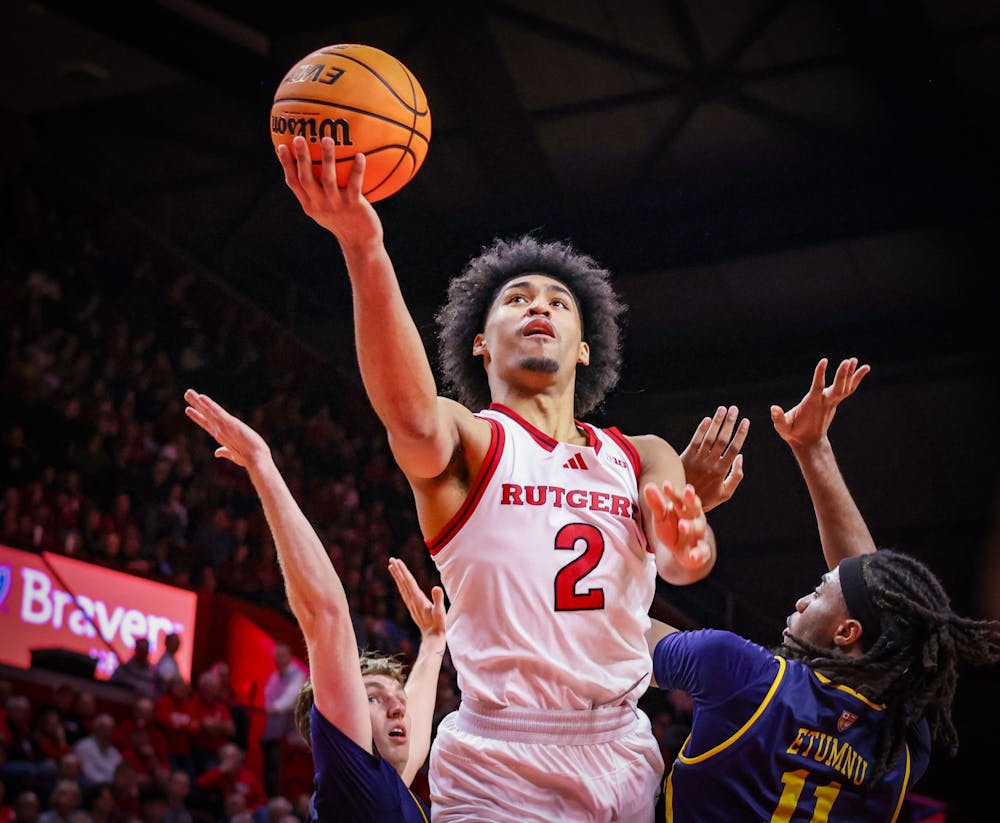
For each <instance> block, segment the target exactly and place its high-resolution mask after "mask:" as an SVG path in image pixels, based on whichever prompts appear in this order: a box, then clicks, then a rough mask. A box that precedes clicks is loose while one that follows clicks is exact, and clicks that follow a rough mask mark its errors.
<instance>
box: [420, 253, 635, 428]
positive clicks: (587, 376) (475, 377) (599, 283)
mask: <svg viewBox="0 0 1000 823" xmlns="http://www.w3.org/2000/svg"><path fill="white" fill-rule="evenodd" d="M519 274H545V275H548V276H549V277H552V278H555V279H556V280H558V281H560V282H561V283H563V284H564V285H565V286H566V287H567V288H568V289H569V290H570V292H572V294H573V297H574V299H575V300H576V302H577V306H578V307H579V309H580V316H581V318H582V324H583V334H584V338H583V339H584V340H585V341H586V342H587V343H588V345H589V346H590V365H589V366H587V367H586V368H583V369H578V370H577V374H576V390H575V394H574V413H575V414H577V415H579V416H581V417H582V416H583V415H585V414H587V413H589V412H591V411H593V410H594V409H595V408H597V407H598V406H600V404H601V403H602V402H603V401H604V398H605V397H606V396H607V394H608V392H609V391H611V389H613V388H614V387H615V385H616V384H617V383H618V376H619V372H620V371H621V364H622V353H621V326H620V323H621V317H622V315H623V313H624V312H625V305H624V304H623V303H622V302H621V301H620V300H619V299H618V296H617V295H616V294H615V292H614V289H612V288H611V283H610V277H611V274H610V272H608V270H607V269H604V268H601V266H600V265H598V264H597V263H596V262H595V261H594V260H593V259H592V258H590V257H588V256H587V255H585V254H582V253H580V252H579V251H577V250H576V249H575V248H573V246H572V245H570V244H569V243H568V242H562V241H553V242H541V241H539V240H536V239H535V238H534V237H532V236H530V235H524V236H522V237H518V238H513V239H499V238H498V239H495V240H494V241H493V243H492V244H491V245H489V246H485V247H484V248H483V250H482V252H481V253H480V254H479V256H478V257H475V258H473V259H472V260H470V261H469V262H468V263H467V264H466V267H465V269H464V271H463V272H462V274H460V275H459V276H458V277H456V278H454V279H453V280H452V281H451V283H450V284H449V286H448V300H447V302H446V303H445V304H444V305H443V306H442V307H441V309H440V311H439V312H438V313H437V317H436V318H435V319H436V320H437V324H438V363H439V366H440V369H441V376H442V378H443V380H444V390H445V391H446V392H447V393H449V394H452V395H453V396H454V397H456V398H457V399H458V400H459V402H461V403H464V404H465V405H466V406H468V407H469V408H471V409H472V410H473V411H477V410H479V409H482V408H486V407H487V406H488V405H489V404H490V387H489V383H488V382H487V378H486V370H485V369H484V368H483V364H482V362H481V360H480V358H478V357H476V356H474V355H473V354H472V341H473V338H474V337H475V336H476V335H477V334H479V333H480V332H482V331H483V327H484V326H485V325H486V315H487V313H488V312H489V309H490V306H492V305H493V301H494V300H495V299H496V296H497V293H498V292H499V290H500V287H501V286H503V284H504V283H506V282H507V281H508V280H510V279H511V278H513V277H516V276H517V275H519Z"/></svg>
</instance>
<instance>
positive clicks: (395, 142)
mask: <svg viewBox="0 0 1000 823" xmlns="http://www.w3.org/2000/svg"><path fill="white" fill-rule="evenodd" d="M298 135H302V136H303V137H305V138H306V140H307V141H308V142H309V153H310V155H311V157H312V162H313V172H314V173H315V174H316V176H317V177H319V174H320V170H321V168H322V161H323V155H322V150H321V147H320V140H321V139H322V138H323V137H327V136H329V137H332V138H333V139H334V141H335V142H336V144H337V182H338V183H339V184H340V185H341V186H344V185H346V184H347V178H348V176H349V175H350V171H351V166H352V164H353V162H354V155H355V153H358V152H360V153H361V154H364V155H365V158H366V159H367V161H368V164H367V167H366V168H365V179H364V183H363V184H362V190H363V192H364V195H365V197H367V198H368V200H370V201H371V202H375V201H376V200H381V199H382V198H384V197H388V196H389V195H390V194H393V193H394V192H397V191H399V190H400V189H401V188H402V187H403V186H405V185H406V184H407V183H408V182H409V181H410V180H412V179H413V175H415V174H416V173H417V170H418V169H419V168H420V166H421V165H422V164H423V162H424V157H426V156H427V147H428V145H429V144H430V139H431V113H430V109H429V108H428V107H427V97H426V95H424V90H423V89H422V88H420V84H419V83H418V82H417V78H416V77H414V76H413V74H412V73H411V72H410V70H409V69H408V68H406V66H404V65H403V64H402V63H400V62H399V61H398V60H397V59H396V58H395V57H393V56H392V55H391V54H386V53H385V52H384V51H380V50H379V49H376V48H372V47H371V46H359V45H353V44H343V45H336V46H327V47H326V48H323V49H319V50H318V51H314V52H313V53H312V54H309V55H307V56H306V57H303V58H302V59H301V60H300V61H299V62H298V63H296V64H295V65H294V66H292V68H291V70H290V71H289V72H288V74H287V75H285V79H284V80H282V81H281V84H280V85H279V86H278V90H277V91H276V92H275V94H274V104H273V105H272V106H271V142H272V143H274V145H275V147H277V146H279V145H280V144H282V143H284V144H286V145H287V146H289V147H291V145H292V138H294V137H296V136H298Z"/></svg>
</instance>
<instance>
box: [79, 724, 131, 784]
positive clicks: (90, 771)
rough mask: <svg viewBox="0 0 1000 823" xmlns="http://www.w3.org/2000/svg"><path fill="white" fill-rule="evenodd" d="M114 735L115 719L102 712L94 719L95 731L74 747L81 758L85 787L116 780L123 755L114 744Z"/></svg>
mask: <svg viewBox="0 0 1000 823" xmlns="http://www.w3.org/2000/svg"><path fill="white" fill-rule="evenodd" d="M114 733H115V720H114V718H113V717H112V716H111V715H110V714H107V713H105V712H102V713H101V714H99V715H97V717H95V718H94V731H93V732H92V733H91V734H89V735H88V736H87V737H85V738H83V739H82V740H80V741H79V742H78V743H77V744H76V746H74V747H73V748H74V751H76V754H77V756H78V757H79V758H80V767H81V769H82V770H83V777H82V782H83V784H84V785H87V784H94V783H110V782H111V781H112V780H113V779H114V776H115V770H116V769H117V768H118V766H119V765H120V764H121V762H122V754H121V752H120V751H118V749H117V748H116V747H115V745H114V743H113V742H112V738H113V737H114Z"/></svg>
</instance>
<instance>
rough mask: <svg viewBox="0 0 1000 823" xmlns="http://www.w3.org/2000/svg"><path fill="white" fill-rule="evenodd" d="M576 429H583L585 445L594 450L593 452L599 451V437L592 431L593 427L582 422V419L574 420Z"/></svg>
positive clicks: (597, 452)
mask: <svg viewBox="0 0 1000 823" xmlns="http://www.w3.org/2000/svg"><path fill="white" fill-rule="evenodd" d="M573 422H574V423H576V426H577V428H578V429H583V433H584V434H585V435H587V445H588V446H590V447H591V448H592V449H593V450H594V454H600V453H601V439H600V438H599V437H598V436H597V432H596V431H594V427H593V426H591V425H589V424H587V423H584V422H583V421H582V420H574V421H573Z"/></svg>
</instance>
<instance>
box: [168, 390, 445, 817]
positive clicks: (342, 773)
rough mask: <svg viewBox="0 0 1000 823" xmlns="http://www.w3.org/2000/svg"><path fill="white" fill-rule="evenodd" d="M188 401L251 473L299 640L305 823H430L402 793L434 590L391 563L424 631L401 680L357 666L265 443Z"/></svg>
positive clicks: (435, 665)
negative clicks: (308, 773)
mask: <svg viewBox="0 0 1000 823" xmlns="http://www.w3.org/2000/svg"><path fill="white" fill-rule="evenodd" d="M184 399H185V400H186V401H187V402H188V404H189V405H188V407H187V408H186V409H185V411H186V413H187V415H188V417H190V418H191V419H192V420H193V421H194V422H195V423H197V424H198V425H199V426H201V427H202V428H203V429H204V430H205V431H207V432H208V433H209V434H211V435H212V437H214V438H215V439H216V441H218V443H219V448H218V449H216V452H215V454H216V456H217V457H221V458H225V459H228V460H231V461H232V462H234V463H236V465H238V466H242V467H244V468H245V469H246V470H247V474H248V475H249V476H250V480H251V482H252V483H253V485H254V489H255V490H256V491H257V494H258V496H259V497H260V500H261V503H262V505H263V508H264V515H265V517H266V518H267V524H268V526H269V527H270V529H271V533H272V535H273V537H274V544H275V547H276V548H277V550H278V561H279V562H280V564H281V571H282V575H283V576H284V579H285V591H286V594H287V595H288V604H289V606H291V609H292V612H293V614H294V615H295V618H296V620H297V621H298V623H299V626H300V628H301V629H302V634H303V636H304V637H305V641H306V646H307V648H308V652H309V672H310V677H311V680H310V681H307V683H306V685H305V687H304V688H303V691H302V692H301V693H300V696H299V701H298V704H297V706H296V713H295V715H296V717H295V719H296V723H297V725H298V727H299V730H300V732H302V733H303V737H304V738H305V740H306V741H308V742H310V743H311V746H312V749H313V764H314V767H315V772H316V774H315V791H314V793H313V797H312V803H311V817H312V820H314V821H317V823H339V822H340V821H343V823H400V822H402V823H419V821H424V823H426V822H427V821H428V820H429V813H428V811H427V809H426V808H425V807H424V806H423V805H422V804H421V802H420V801H419V800H418V799H417V797H416V796H415V795H414V794H413V793H412V792H411V791H410V790H409V788H408V787H409V785H410V783H411V782H412V781H413V778H414V776H415V775H416V773H417V771H418V770H419V768H420V767H421V766H422V765H423V763H424V760H425V759H426V758H427V752H428V750H429V749H430V738H431V723H432V719H433V714H434V700H435V696H436V691H437V678H438V673H439V672H440V670H441V661H442V658H443V655H444V651H445V620H446V614H445V608H444V592H443V591H442V589H441V588H440V587H439V586H435V587H434V589H433V591H432V597H433V601H431V600H429V599H428V598H427V597H426V596H425V595H424V593H423V592H422V591H421V590H420V587H419V586H418V585H417V582H416V580H415V579H414V578H413V575H412V574H410V572H409V569H407V568H406V566H405V565H404V564H403V563H402V561H400V560H398V559H396V558H392V559H391V560H390V561H389V572H390V573H391V574H392V577H393V580H394V581H395V583H396V586H397V588H398V589H399V592H400V595H401V596H402V598H403V601H404V603H405V604H406V607H407V609H408V611H409V613H410V616H411V617H412V618H413V620H414V622H415V623H416V624H417V626H418V628H419V629H420V650H419V652H418V654H417V659H416V661H415V662H414V664H413V669H412V671H411V672H410V675H409V678H406V679H404V676H403V671H402V668H401V666H400V664H399V663H398V662H396V661H394V660H392V659H391V658H385V657H379V656H377V655H369V654H366V655H365V656H364V657H360V656H359V654H358V647H357V640H356V637H355V634H354V626H353V624H352V622H351V615H350V612H349V608H348V604H347V595H346V594H345V592H344V588H343V585H342V584H341V581H340V578H339V577H338V576H337V573H336V571H335V570H334V568H333V564H332V563H331V562H330V557H329V555H328V554H327V552H326V550H325V549H324V548H323V545H322V543H321V542H320V540H319V537H318V536H317V535H316V532H315V531H314V530H313V528H312V526H310V525H309V521H308V520H306V517H305V515H304V514H303V513H302V510H301V509H300V508H299V506H298V504H297V503H296V502H295V499H294V497H293V496H292V494H291V492H290V491H289V489H288V486H287V485H286V483H285V481H284V478H282V476H281V473H280V472H279V471H278V469H277V466H276V465H275V463H274V460H273V458H272V455H271V450H270V448H268V446H267V443H265V442H264V440H263V438H261V436H260V435H259V434H257V432H255V431H254V430H253V429H251V428H250V427H249V426H247V425H246V424H245V423H244V422H243V421H242V420H240V419H239V418H237V417H234V416H233V415H231V414H229V413H228V412H227V411H226V410H225V409H223V408H222V407H221V406H220V405H219V404H218V403H216V402H215V401H214V400H212V399H211V398H210V397H208V396H206V395H203V394H198V393H197V392H195V391H193V390H190V389H189V390H188V391H187V392H185V394H184ZM404 683H405V688H404Z"/></svg>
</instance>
